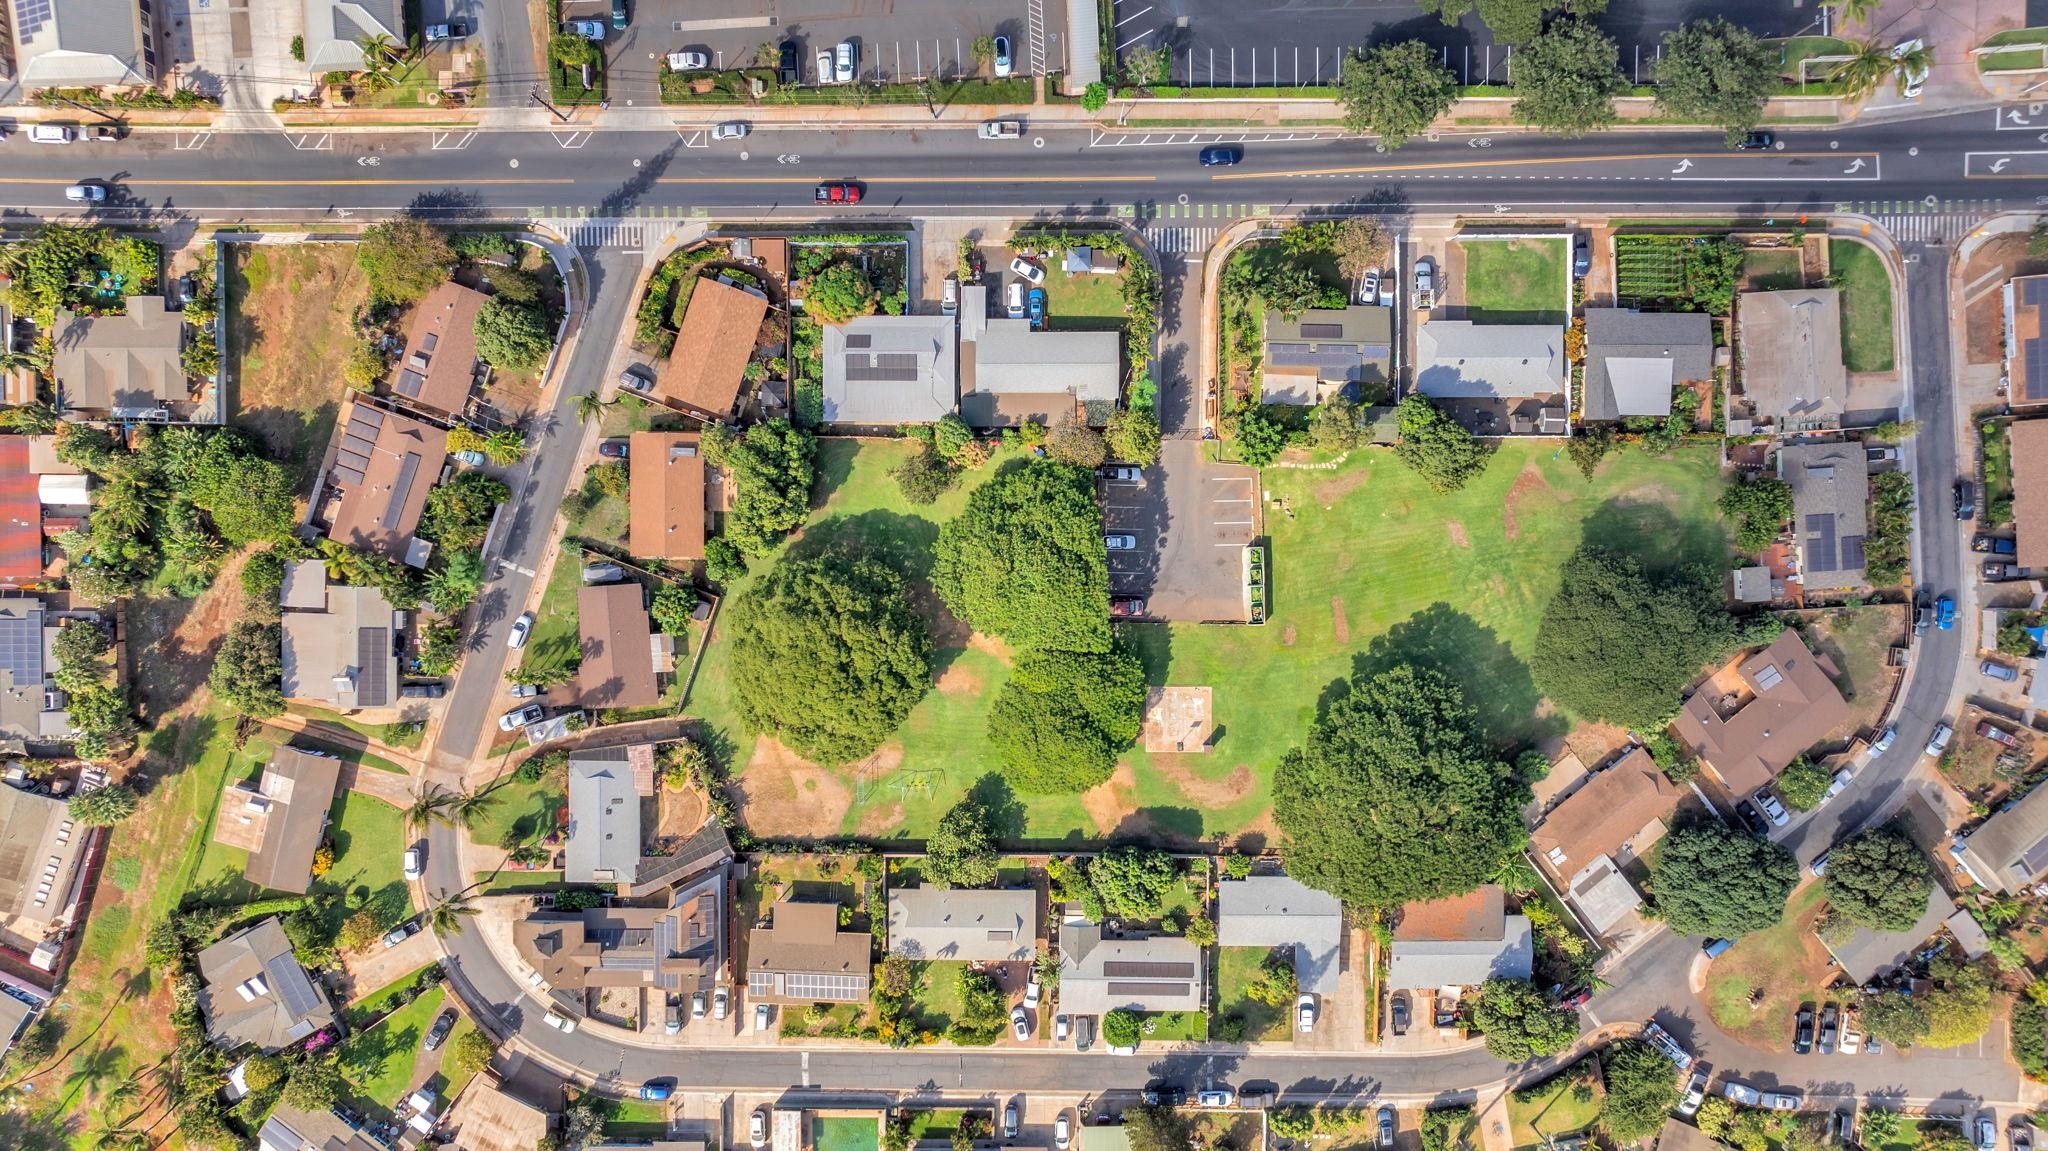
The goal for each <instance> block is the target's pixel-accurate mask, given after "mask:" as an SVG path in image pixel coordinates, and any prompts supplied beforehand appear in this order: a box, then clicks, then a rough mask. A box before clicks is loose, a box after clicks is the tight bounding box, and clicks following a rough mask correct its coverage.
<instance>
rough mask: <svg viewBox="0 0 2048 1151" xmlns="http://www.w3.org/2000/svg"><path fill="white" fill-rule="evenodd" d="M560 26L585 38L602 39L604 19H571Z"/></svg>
mask: <svg viewBox="0 0 2048 1151" xmlns="http://www.w3.org/2000/svg"><path fill="white" fill-rule="evenodd" d="M562 27H563V29H564V30H566V31H569V32H573V33H575V34H576V35H578V36H581V37H583V38H584V39H585V40H602V39H604V21H602V20H571V21H569V22H568V23H566V24H564V25H562Z"/></svg>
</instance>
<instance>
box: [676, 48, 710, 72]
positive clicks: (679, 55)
mask: <svg viewBox="0 0 2048 1151" xmlns="http://www.w3.org/2000/svg"><path fill="white" fill-rule="evenodd" d="M709 67H711V57H709V56H707V55H705V54H704V53H702V52H670V53H669V54H668V70H669V71H671V72H701V71H703V70H704V69H706V68H709Z"/></svg>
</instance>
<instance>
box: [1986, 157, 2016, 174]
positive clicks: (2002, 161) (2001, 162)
mask: <svg viewBox="0 0 2048 1151" xmlns="http://www.w3.org/2000/svg"><path fill="white" fill-rule="evenodd" d="M2010 163H2012V157H2011V156H2000V157H1999V158H1998V159H1996V160H1994V161H1992V162H1991V170H1992V171H1993V172H2003V171H2005V166H2006V165H2007V164H2010Z"/></svg>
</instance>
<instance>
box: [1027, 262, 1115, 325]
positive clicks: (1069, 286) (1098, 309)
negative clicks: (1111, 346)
mask: <svg viewBox="0 0 2048 1151" xmlns="http://www.w3.org/2000/svg"><path fill="white" fill-rule="evenodd" d="M1044 287H1045V315H1046V326H1047V327H1049V328H1051V329H1052V330H1054V331H1064V332H1101V331H1117V330H1120V329H1122V328H1123V326H1124V277H1123V273H1122V272H1118V273H1117V274H1116V275H1114V276H1106V275H1104V276H1099V275H1096V274H1095V273H1093V272H1080V273H1071V272H1063V271H1061V270H1060V269H1059V265H1058V263H1057V262H1055V263H1054V264H1053V265H1052V266H1050V267H1048V268H1047V269H1046V272H1045V285H1044Z"/></svg>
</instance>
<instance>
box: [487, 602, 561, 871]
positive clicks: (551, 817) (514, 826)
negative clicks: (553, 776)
mask: <svg viewBox="0 0 2048 1151" xmlns="http://www.w3.org/2000/svg"><path fill="white" fill-rule="evenodd" d="M536 626H538V625H536ZM490 795H491V802H490V804H489V805H488V806H486V807H485V808H484V811H483V815H482V816H480V817H479V818H478V820H477V824H476V826H475V827H472V828H470V829H469V837H470V839H471V840H472V841H474V842H476V843H488V844H492V845H502V844H504V843H506V842H508V841H515V842H520V843H524V842H526V841H528V840H532V839H536V838H538V837H539V836H541V835H543V834H545V833H546V832H547V831H549V830H550V829H551V828H553V827H554V826H555V812H556V811H557V810H558V809H560V808H561V807H563V806H564V805H566V804H567V803H568V802H569V797H568V795H567V794H566V793H565V792H564V791H563V790H562V785H561V783H559V782H556V783H548V782H546V781H539V782H534V783H522V782H521V781H519V780H518V779H516V778H514V777H512V776H509V775H508V776H505V777H504V782H502V783H499V784H496V785H495V786H493V787H492V788H491V791H490Z"/></svg>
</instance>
